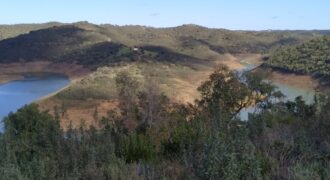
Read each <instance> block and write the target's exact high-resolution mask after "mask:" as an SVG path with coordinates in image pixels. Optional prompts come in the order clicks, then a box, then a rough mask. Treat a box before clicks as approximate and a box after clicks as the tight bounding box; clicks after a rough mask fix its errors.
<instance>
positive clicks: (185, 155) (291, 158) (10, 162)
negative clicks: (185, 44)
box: [0, 67, 330, 179]
mask: <svg viewBox="0 0 330 180" xmlns="http://www.w3.org/2000/svg"><path fill="white" fill-rule="evenodd" d="M237 76H238V75H236V74H234V73H233V72H230V71H229V70H228V69H227V68H225V67H218V68H217V69H216V71H215V72H214V73H213V74H211V76H210V78H209V80H208V81H206V82H204V83H203V84H202V85H201V86H200V87H199V88H198V91H199V92H200V94H201V98H200V99H199V100H196V103H194V104H189V105H183V104H177V103H172V102H171V101H169V99H168V98H167V97H166V96H164V94H162V93H161V92H160V91H159V89H158V88H157V86H156V85H155V84H149V85H144V86H143V87H141V84H140V83H139V81H137V80H136V79H135V77H132V76H130V75H129V73H125V72H122V73H119V74H118V75H117V77H116V78H115V83H116V88H117V91H118V94H119V97H118V101H119V106H118V109H117V110H115V111H114V110H112V111H109V113H108V116H107V117H98V114H97V111H96V112H95V120H97V123H96V124H95V125H94V126H91V127H86V126H85V125H84V122H83V121H82V123H81V127H80V128H78V129H73V128H69V129H68V130H67V131H63V130H61V127H60V125H59V117H60V116H61V112H59V111H58V109H55V112H56V113H55V116H54V117H53V116H51V115H49V114H48V113H47V112H40V111H39V110H38V106H37V105H33V104H32V105H29V106H25V107H23V108H22V109H20V110H19V111H18V112H17V113H15V114H10V115H9V116H8V117H7V118H5V131H4V133H3V134H1V135H0V144H1V145H0V177H2V178H3V179H46V178H47V179H329V178H330V163H329V160H330V151H329V150H330V147H329V145H330V144H329V143H330V134H329V133H328V129H329V128H330V124H329V122H330V121H329V118H330V112H329V108H330V100H329V99H328V98H327V97H321V96H320V97H317V98H316V101H315V103H314V104H312V105H307V104H305V102H304V101H303V100H302V99H301V98H299V97H298V98H297V99H296V100H295V101H294V102H281V101H280V99H281V97H282V95H281V93H280V92H277V91H276V90H275V89H274V87H273V86H272V85H271V84H269V83H268V82H264V81H262V78H261V77H260V76H259V75H258V74H247V75H246V76H244V77H237ZM242 80H243V82H242ZM251 101H254V103H255V104H257V106H258V107H259V108H260V112H259V113H256V114H251V115H250V117H249V120H248V121H246V122H243V121H240V119H239V117H238V116H237V114H238V113H239V111H240V110H241V109H242V108H244V107H247V106H249V105H250V104H251V103H250V102H251Z"/></svg>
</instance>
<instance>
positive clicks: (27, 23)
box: [0, 20, 330, 31]
mask: <svg viewBox="0 0 330 180" xmlns="http://www.w3.org/2000/svg"><path fill="white" fill-rule="evenodd" d="M52 23H54V24H55V23H58V24H63V25H70V24H78V23H87V24H92V25H97V26H104V25H111V26H119V27H125V26H140V27H146V28H154V29H167V28H177V27H181V26H196V27H201V28H207V29H218V30H229V31H329V30H330V27H329V28H328V29H318V28H310V29H291V28H288V29H271V28H270V29H234V28H223V27H208V26H205V25H200V24H196V23H183V24H178V25H174V26H152V25H142V24H112V23H93V22H89V21H84V20H82V21H74V22H61V21H46V22H22V23H4V24H2V23H0V26H15V25H39V24H52Z"/></svg>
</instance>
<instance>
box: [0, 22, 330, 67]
mask: <svg viewBox="0 0 330 180" xmlns="http://www.w3.org/2000/svg"><path fill="white" fill-rule="evenodd" d="M1 29H2V31H3V29H16V31H15V33H12V34H10V33H6V35H4V36H3V37H4V38H5V39H3V40H2V41H0V52H2V53H1V54H0V62H1V63H9V62H21V61H23V62H30V61H37V60H43V61H44V60H47V61H52V62H66V63H77V64H81V65H85V66H88V67H99V66H103V65H108V64H112V63H114V62H121V61H126V60H136V59H145V58H146V57H147V58H149V59H153V58H155V57H157V58H158V59H162V60H168V61H169V60H171V61H174V60H175V61H178V62H182V61H189V60H196V59H197V60H206V59H207V60H217V59H219V58H220V57H221V56H222V55H223V54H224V53H233V54H239V53H266V52H269V51H270V50H271V49H277V48H279V47H282V46H289V45H295V44H298V43H301V42H304V41H306V40H309V39H312V38H313V37H319V36H321V35H323V34H327V33H329V32H328V31H230V30H225V29H210V28H206V27H201V26H197V25H183V26H179V27H174V28H152V27H144V26H113V25H94V24H90V23H87V22H78V23H74V24H60V23H48V24H41V25H15V26H2V27H1V28H0V31H1ZM35 29H38V30H35ZM7 31H8V30H7ZM7 31H6V32H7ZM27 32H28V33H27ZM16 35H17V36H16ZM134 49H135V51H133V50H134ZM137 49H138V51H136V50H137Z"/></svg>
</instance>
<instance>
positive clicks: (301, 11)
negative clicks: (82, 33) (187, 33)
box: [0, 0, 330, 30]
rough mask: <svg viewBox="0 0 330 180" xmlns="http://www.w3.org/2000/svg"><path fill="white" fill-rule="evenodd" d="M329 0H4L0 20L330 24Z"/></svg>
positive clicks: (248, 25)
mask: <svg viewBox="0 0 330 180" xmlns="http://www.w3.org/2000/svg"><path fill="white" fill-rule="evenodd" d="M329 8H330V0H52V1H51V0H3V1H2V2H1V6H0V24H17V23H40V22H49V21H60V22H76V21H85V20H86V21H89V22H92V23H96V24H117V25H127V24H135V25H147V26H154V27H169V26H177V25H181V24H190V23H192V24H198V25H203V26H207V27H215V28H226V29H241V30H262V29H330V10H329Z"/></svg>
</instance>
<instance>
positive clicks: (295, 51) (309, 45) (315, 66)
mask: <svg viewBox="0 0 330 180" xmlns="http://www.w3.org/2000/svg"><path fill="white" fill-rule="evenodd" d="M266 64H267V65H269V66H271V67H274V68H278V69H282V70H286V71H293V72H296V73H303V74H311V75H315V76H327V77H328V78H329V77H330V36H324V37H321V38H315V39H312V40H310V41H308V42H305V43H301V44H299V45H296V46H294V47H287V48H283V49H280V50H277V51H275V52H273V53H272V54H271V55H270V56H269V60H267V62H266Z"/></svg>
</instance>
